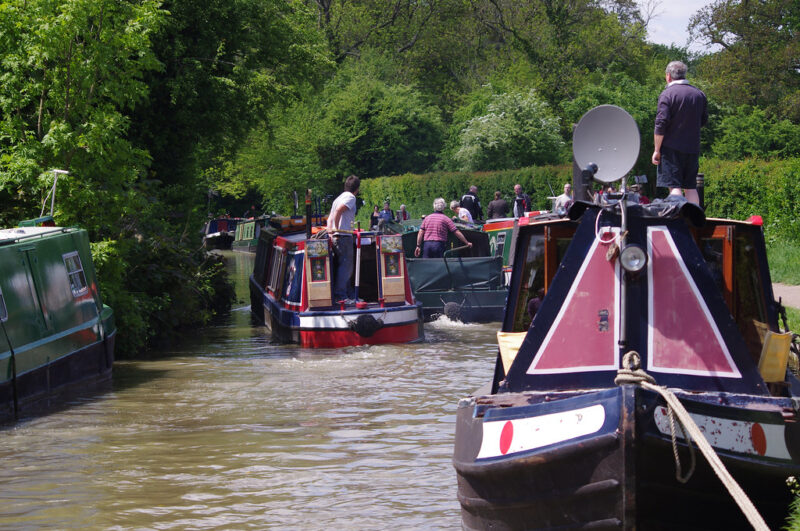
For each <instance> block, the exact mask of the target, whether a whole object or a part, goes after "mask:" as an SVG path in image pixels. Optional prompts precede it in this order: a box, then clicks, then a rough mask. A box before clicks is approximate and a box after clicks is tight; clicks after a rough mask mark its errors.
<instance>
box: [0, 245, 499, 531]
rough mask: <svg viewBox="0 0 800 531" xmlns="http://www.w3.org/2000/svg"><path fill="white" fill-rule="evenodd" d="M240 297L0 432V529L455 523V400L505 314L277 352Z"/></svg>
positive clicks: (471, 383)
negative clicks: (95, 387) (209, 319)
mask: <svg viewBox="0 0 800 531" xmlns="http://www.w3.org/2000/svg"><path fill="white" fill-rule="evenodd" d="M225 255H226V257H227V258H228V267H229V268H230V271H231V273H232V275H233V277H234V279H235V281H236V287H237V294H238V297H239V300H240V302H239V303H238V304H237V305H236V308H235V309H234V310H233V311H232V312H231V315H230V316H228V317H226V318H225V319H224V320H222V321H221V322H220V323H219V324H217V325H215V326H212V327H209V328H206V329H201V330H198V331H197V333H196V334H194V336H193V337H192V338H191V339H189V340H186V341H184V342H182V343H181V344H180V345H178V346H177V347H175V348H173V349H171V350H169V351H164V352H160V353H158V355H159V357H157V358H155V359H142V360H126V361H118V362H116V363H115V365H114V377H113V382H112V384H111V389H110V390H108V391H107V392H104V393H101V394H95V395H92V396H87V397H76V398H71V399H70V401H69V403H68V404H67V405H66V406H67V407H64V408H62V409H60V410H58V411H52V412H50V413H48V414H46V415H43V416H39V417H35V418H27V419H23V420H22V421H21V422H19V423H18V424H17V425H16V426H14V427H5V428H4V429H2V430H0V459H1V460H2V461H0V462H2V467H0V485H2V489H0V529H15V530H16V529H77V528H81V529H115V530H123V529H137V530H138V529H320V530H322V529H325V530H330V529H354V530H360V529H376V530H383V529H458V528H460V515H459V505H458V501H457V499H456V479H455V472H454V470H453V467H452V462H451V459H452V451H453V434H454V430H455V410H456V406H457V403H458V399H459V398H460V397H462V396H464V395H466V394H468V393H469V392H470V391H472V390H474V389H476V388H477V387H479V386H481V385H483V384H485V383H486V382H488V381H489V380H490V379H491V375H492V371H493V369H494V356H495V353H496V343H495V332H496V330H497V328H498V326H499V324H497V323H493V324H489V325H460V324H456V323H450V322H436V323H432V324H430V325H427V324H426V336H427V337H426V341H425V342H424V343H421V344H416V345H386V346H374V347H360V348H347V349H341V350H310V349H301V348H298V347H296V346H286V345H274V344H271V343H270V342H269V339H268V337H266V335H265V331H264V329H263V328H261V327H259V326H256V325H253V324H252V322H251V318H250V310H249V302H248V301H249V297H248V294H247V278H248V276H249V270H250V268H251V267H252V256H251V255H244V254H240V253H230V252H226V253H225Z"/></svg>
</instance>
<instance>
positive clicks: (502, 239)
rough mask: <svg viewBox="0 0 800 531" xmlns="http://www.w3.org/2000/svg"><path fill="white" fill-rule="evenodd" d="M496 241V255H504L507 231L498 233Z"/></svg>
mask: <svg viewBox="0 0 800 531" xmlns="http://www.w3.org/2000/svg"><path fill="white" fill-rule="evenodd" d="M494 243H495V249H494V255H495V256H503V250H504V249H505V246H506V233H505V232H499V233H497V238H496V239H495V241H494Z"/></svg>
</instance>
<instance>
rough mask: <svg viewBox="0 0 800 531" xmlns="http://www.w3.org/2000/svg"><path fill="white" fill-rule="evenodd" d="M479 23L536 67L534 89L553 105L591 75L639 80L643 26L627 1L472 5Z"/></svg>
mask: <svg viewBox="0 0 800 531" xmlns="http://www.w3.org/2000/svg"><path fill="white" fill-rule="evenodd" d="M471 3H472V5H473V7H474V8H475V11H476V14H477V16H478V17H479V20H481V22H482V23H483V24H485V25H486V27H487V28H488V29H490V30H491V31H493V32H495V33H496V34H497V35H499V36H502V38H503V39H506V40H507V41H508V42H509V43H510V44H511V45H513V46H515V47H517V48H518V49H519V50H521V51H522V53H523V54H524V55H525V56H526V57H527V59H528V61H529V62H530V63H531V64H532V65H533V66H534V67H535V68H537V70H538V72H539V75H540V81H539V82H538V83H537V85H536V88H537V90H538V91H539V93H540V94H541V95H542V96H544V98H545V99H546V100H547V101H548V102H550V104H551V105H552V106H554V107H555V106H557V105H558V104H559V103H560V102H561V101H563V100H565V99H569V98H571V97H572V96H573V95H574V94H575V93H576V92H577V90H579V89H580V87H582V86H583V85H584V84H585V82H586V81H585V79H586V76H587V74H589V73H591V72H595V71H598V70H600V71H605V70H613V71H621V72H626V73H627V74H628V75H630V76H631V77H633V78H634V79H641V78H642V76H643V75H644V74H645V71H644V68H643V66H644V51H645V47H644V37H645V34H646V27H645V25H644V22H643V21H642V19H641V17H640V16H639V14H638V11H637V10H636V8H635V6H634V5H632V4H631V2H629V1H627V0H618V1H614V0H609V1H604V2H601V1H597V0H576V1H571V2H563V1H558V0H534V1H531V2H517V1H515V0H471Z"/></svg>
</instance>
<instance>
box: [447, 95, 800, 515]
mask: <svg viewBox="0 0 800 531" xmlns="http://www.w3.org/2000/svg"><path fill="white" fill-rule="evenodd" d="M609 107H611V106H601V107H600V108H598V109H600V110H599V111H597V110H593V111H590V113H587V115H585V116H584V119H587V120H589V122H588V123H589V124H592V120H596V119H598V117H600V118H601V119H602V121H603V122H610V123H601V124H599V125H600V126H599V127H598V123H597V122H595V123H594V124H593V126H594V127H590V130H591V129H593V130H595V131H600V132H603V133H604V134H603V135H602V136H603V137H602V138H598V137H597V136H594V137H591V136H590V138H589V140H588V141H591V142H594V144H592V145H589V146H588V148H587V145H586V143H587V140H586V139H584V140H581V141H580V142H579V141H578V138H577V137H576V142H575V147H574V150H575V157H576V162H577V163H578V165H579V167H582V168H586V171H584V172H583V173H582V175H581V177H584V176H585V175H587V173H588V174H590V173H591V172H592V171H596V169H597V167H599V168H604V167H605V168H606V170H605V171H606V172H609V171H610V172H611V173H604V174H602V175H600V176H598V177H595V178H597V179H598V180H600V181H601V182H612V181H614V180H616V179H620V178H621V177H622V176H623V175H624V174H625V173H627V171H628V170H629V169H630V167H631V166H632V165H633V160H635V158H636V157H635V156H636V155H637V154H638V147H639V143H638V130H636V135H637V137H636V142H635V146H634V147H635V149H633V147H631V146H630V145H629V144H628V142H631V143H633V142H632V141H631V140H630V137H631V136H632V135H631V134H630V131H629V130H625V128H626V127H628V125H626V124H627V123H628V120H627V118H630V117H629V116H627V113H625V116H623V115H622V114H620V113H621V112H624V111H621V109H618V108H613V109H609ZM592 113H595V114H592ZM626 116H627V118H626ZM584 119H582V120H581V123H580V124H579V125H578V128H577V129H576V135H577V133H578V132H579V131H581V127H582V124H583V125H585V123H584ZM630 122H632V119H630ZM620 124H622V125H620ZM633 127H634V128H635V123H634V124H633ZM620 130H623V131H622V133H621V135H620V137H621V138H624V139H625V141H624V142H623V141H622V140H619V137H617V136H615V134H614V133H615V132H617V133H618V132H619V131H620ZM583 131H584V132H585V131H586V129H584V130H583ZM609 132H610V133H611V134H609ZM584 148H586V149H584ZM600 152H604V153H608V154H609V155H608V156H609V157H625V156H627V154H631V153H632V154H633V160H631V161H630V164H627V162H628V161H627V160H623V161H621V162H620V161H615V160H613V158H612V159H609V160H604V161H603V160H601V161H592V160H587V159H586V158H585V156H584V154H585V153H594V154H595V155H594V156H596V154H597V153H600ZM620 153H622V154H620ZM592 163H596V165H597V166H596V167H594V165H593V164H592ZM620 168H622V169H621V170H620ZM617 172H619V173H617ZM598 175H599V174H598ZM621 184H622V187H621V188H622V191H621V192H620V193H618V194H616V196H615V197H613V198H612V200H611V201H610V202H608V203H605V204H602V205H590V204H587V203H577V204H576V205H574V206H573V207H572V208H571V209H570V212H569V218H566V219H560V220H540V221H532V222H531V223H528V224H525V225H524V226H520V227H519V232H518V234H517V238H516V242H515V250H514V251H515V252H514V262H513V273H512V282H511V286H510V290H509V297H508V303H507V307H506V314H505V317H504V321H503V327H502V331H501V332H499V333H498V346H499V349H498V350H499V352H498V356H497V360H496V364H495V375H494V378H493V380H492V381H491V382H490V385H488V386H487V387H486V388H484V389H482V390H479V391H478V392H476V393H474V394H473V395H472V396H470V397H467V398H465V399H462V400H461V402H460V403H459V408H458V413H457V423H456V440H455V450H454V466H455V469H456V472H457V476H458V498H459V501H460V503H461V514H462V523H463V527H464V528H465V529H553V528H558V529H576V528H592V529H605V528H608V529H611V528H614V529H617V528H623V529H688V528H692V529H739V528H747V527H749V526H753V527H757V528H762V529H763V528H765V527H764V525H766V526H768V527H769V528H772V529H777V528H780V527H782V526H783V525H784V520H785V518H786V517H787V515H788V511H789V503H790V502H791V500H792V498H793V495H792V493H791V491H790V489H789V487H788V486H787V484H786V479H787V477H788V476H792V475H797V474H798V473H800V427H799V425H798V422H797V420H798V408H799V407H800V380H798V378H797V376H796V374H795V373H794V372H793V371H792V369H791V364H790V363H789V360H790V359H793V360H795V361H796V355H795V354H794V353H791V352H790V349H791V348H795V347H793V346H792V338H793V337H795V336H793V334H791V332H789V331H788V330H787V329H786V328H787V326H786V323H785V321H784V323H783V325H784V326H783V328H781V326H780V323H779V321H778V315H779V314H780V313H781V307H780V304H779V303H777V302H776V301H775V300H774V297H773V293H772V284H771V282H770V275H769V268H768V265H767V258H766V249H765V244H764V237H763V232H762V228H761V226H760V225H755V224H751V223H747V222H741V221H733V220H724V219H706V218H705V215H704V213H703V211H702V209H700V208H699V207H698V206H696V205H692V204H689V203H686V202H685V201H682V200H676V201H663V202H654V203H653V204H652V205H647V206H644V205H639V204H637V203H634V202H628V201H627V198H626V192H625V186H624V184H625V182H624V180H623V181H622V183H621ZM542 292H543V293H544V295H543V298H542V299H541V300H540V301H537V302H539V304H538V310H537V311H536V312H535V314H534V316H533V319H532V320H531V318H530V316H529V313H528V308H529V302H530V300H531V299H532V298H534V297H537V296H538V295H539V294H540V293H542ZM656 384H657V385H656ZM695 458H696V460H695Z"/></svg>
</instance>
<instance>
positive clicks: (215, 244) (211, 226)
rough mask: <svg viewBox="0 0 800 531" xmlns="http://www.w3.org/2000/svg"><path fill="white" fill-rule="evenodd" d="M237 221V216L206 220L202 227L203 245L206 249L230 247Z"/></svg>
mask: <svg viewBox="0 0 800 531" xmlns="http://www.w3.org/2000/svg"><path fill="white" fill-rule="evenodd" d="M238 222H239V219H238V218H231V217H228V216H223V217H219V218H214V219H210V220H208V221H207V222H206V224H205V226H204V227H203V247H205V248H206V249H221V250H226V249H230V248H231V245H232V244H233V238H234V235H235V234H236V225H237V224H238Z"/></svg>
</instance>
